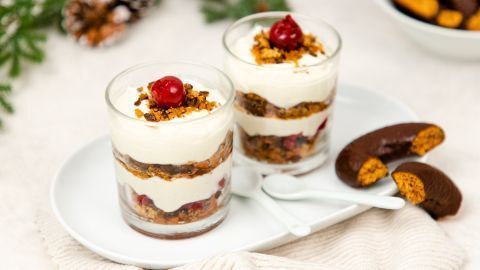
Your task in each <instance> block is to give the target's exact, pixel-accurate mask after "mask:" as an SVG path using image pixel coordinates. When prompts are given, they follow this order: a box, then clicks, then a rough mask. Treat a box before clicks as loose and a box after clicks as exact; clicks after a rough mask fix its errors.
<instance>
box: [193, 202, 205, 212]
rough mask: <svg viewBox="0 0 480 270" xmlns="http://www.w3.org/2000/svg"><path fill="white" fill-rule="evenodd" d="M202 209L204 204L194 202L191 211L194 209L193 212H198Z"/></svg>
mask: <svg viewBox="0 0 480 270" xmlns="http://www.w3.org/2000/svg"><path fill="white" fill-rule="evenodd" d="M202 208H203V203H202V202H194V203H192V205H191V206H190V209H192V211H197V210H200V209H202Z"/></svg>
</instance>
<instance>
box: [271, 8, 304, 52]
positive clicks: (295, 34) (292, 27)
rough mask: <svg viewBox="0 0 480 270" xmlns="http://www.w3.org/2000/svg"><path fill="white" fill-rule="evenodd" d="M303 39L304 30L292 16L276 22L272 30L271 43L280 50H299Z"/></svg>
mask: <svg viewBox="0 0 480 270" xmlns="http://www.w3.org/2000/svg"><path fill="white" fill-rule="evenodd" d="M302 37H303V32H302V29H301V28H300V26H298V24H297V22H296V21H295V20H294V19H293V18H292V16H290V15H287V16H286V17H285V18H283V19H282V20H280V21H278V22H276V23H275V24H273V25H272V27H271V28H270V42H272V43H273V45H274V46H275V47H278V48H280V49H284V50H295V49H297V48H298V46H299V45H300V41H301V40H302Z"/></svg>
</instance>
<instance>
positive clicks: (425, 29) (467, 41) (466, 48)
mask: <svg viewBox="0 0 480 270" xmlns="http://www.w3.org/2000/svg"><path fill="white" fill-rule="evenodd" d="M376 2H377V4H378V6H379V7H380V8H381V9H382V10H383V11H385V13H387V14H388V15H389V16H390V17H392V18H393V19H394V20H395V21H396V22H397V23H398V24H399V25H400V27H401V28H402V29H403V31H404V32H405V33H406V34H407V35H408V36H410V37H411V38H412V40H414V41H415V42H416V43H418V44H419V45H420V46H422V47H424V48H425V49H427V50H428V51H431V52H433V53H436V54H439V55H442V56H447V57H452V58H459V59H465V60H480V31H465V30H457V29H448V28H445V27H440V26H436V25H432V24H428V23H425V22H422V21H420V20H418V19H415V18H412V17H410V16H408V15H406V14H404V13H402V12H400V11H399V10H398V9H397V8H396V7H395V6H394V5H393V3H392V1H391V0H377V1H376Z"/></svg>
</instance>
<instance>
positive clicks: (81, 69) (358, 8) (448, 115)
mask: <svg viewBox="0 0 480 270" xmlns="http://www.w3.org/2000/svg"><path fill="white" fill-rule="evenodd" d="M290 2H291V4H292V6H293V8H294V10H295V11H296V12H299V13H304V14H307V15H311V16H316V17H319V18H323V19H324V20H326V21H328V22H330V23H331V24H333V25H334V26H335V27H336V28H337V29H338V30H339V32H340V34H341V36H342V37H343V41H344V48H343V52H342V57H341V58H342V59H341V60H342V61H341V68H340V81H341V82H343V83H350V84H355V85H359V86H362V87H365V88H370V89H373V90H376V91H379V92H383V93H387V94H389V95H392V96H394V97H396V98H398V99H400V100H402V101H403V102H405V103H407V104H408V105H409V106H411V107H412V108H413V109H414V110H415V111H416V112H417V113H418V114H419V115H420V117H421V119H423V120H425V121H432V122H435V123H437V124H440V125H441V126H442V127H444V128H445V130H446V132H447V140H446V142H445V143H444V144H443V145H442V146H441V147H440V148H438V149H437V150H435V151H434V152H432V154H431V155H430V163H431V164H434V165H435V166H438V167H440V168H442V169H443V170H445V171H446V172H447V173H448V174H449V175H450V176H451V177H452V178H453V179H454V180H455V181H456V182H457V184H458V185H459V187H460V189H461V190H462V191H463V195H464V203H463V207H462V209H461V211H460V213H459V214H458V215H457V216H455V217H452V218H448V219H445V220H442V221H441V222H439V224H440V225H441V226H442V227H443V228H444V229H445V231H446V233H447V234H448V235H450V236H451V237H452V238H453V239H454V240H455V241H457V242H458V243H459V244H460V245H461V246H463V247H464V248H465V250H466V251H467V253H468V258H467V262H466V266H465V268H466V269H480V196H479V191H480V179H479V177H478V174H479V172H480V171H479V170H480V169H479V166H480V105H479V103H480V62H459V61H455V60H448V59H443V58H441V57H438V56H435V55H431V54H430V53H428V52H427V51H424V50H422V49H420V48H419V47H417V45H416V44H414V43H412V42H411V41H410V40H409V39H407V38H406V37H405V36H404V35H403V33H402V32H401V30H400V29H399V28H398V27H397V25H395V24H394V23H393V22H392V21H391V20H390V18H389V17H387V16H386V15H385V14H383V13H382V11H381V10H380V9H379V8H377V7H376V6H375V4H374V3H373V1H368V0H363V1H359V0H357V1H353V0H350V1H348V0H341V1H339V0H337V1H332V0H330V1H328V0H324V1H319V0H315V1H314V0H310V1H309V0H295V1H290ZM198 9H199V1H198V0H197V1H195V0H182V1H179V0H177V1H173V0H165V1H163V3H162V4H161V5H160V6H159V7H158V8H157V9H155V10H153V11H152V12H151V13H150V16H149V17H147V18H146V19H144V20H143V21H141V22H140V23H139V24H137V25H135V26H133V27H132V28H131V29H130V31H129V32H128V33H127V36H126V38H125V39H124V40H123V41H122V42H121V43H119V44H117V45H115V46H113V47H110V48H107V49H88V48H85V47H81V46H79V45H77V44H75V43H74V42H73V41H72V40H69V39H66V38H65V37H64V36H62V35H60V34H58V33H55V32H53V31H52V33H51V34H50V35H49V40H48V42H47V44H46V51H47V60H46V61H45V63H43V64H40V65H38V66H29V67H28V68H27V69H26V70H25V73H24V75H23V76H22V77H21V79H20V80H18V81H17V83H16V85H15V86H16V90H15V93H14V94H13V96H12V100H13V102H14V104H15V108H16V113H15V114H14V115H13V116H11V117H8V118H6V119H5V120H6V129H5V130H3V131H1V132H0V164H1V165H0V185H1V186H0V198H1V201H0V268H1V269H52V268H53V265H52V263H51V261H50V259H49V257H48V256H47V254H46V251H45V249H44V246H43V243H42V241H41V239H40V237H39V235H38V233H37V232H36V227H35V224H34V219H35V213H36V211H37V209H38V208H39V207H42V208H45V209H47V208H48V207H49V206H48V201H47V195H48V188H49V183H50V181H51V179H52V177H53V175H54V173H55V171H56V170H57V169H58V167H59V165H60V163H61V162H62V161H63V160H64V159H65V158H66V157H67V156H68V155H70V154H71V153H72V152H73V151H74V150H75V149H76V148H78V147H79V146H80V145H82V144H83V143H85V142H87V141H89V140H91V139H93V138H95V137H97V136H99V135H101V134H105V133H107V131H108V130H107V129H108V127H107V121H106V107H105V104H104V98H103V95H104V90H105V87H106V85H107V83H108V82H109V80H110V79H111V78H112V77H113V76H114V75H115V74H117V73H118V72H119V71H121V70H123V69H125V68H127V67H129V66H131V65H133V64H136V63H138V62H142V61H147V60H151V59H162V60H192V61H203V62H207V63H211V64H213V65H216V66H218V67H221V66H222V58H223V49H222V46H221V36H222V33H223V31H224V29H225V28H226V26H227V25H228V22H222V23H216V24H212V25H206V24H205V23H204V21H203V18H202V17H201V15H200V13H199V12H198ZM354 124H355V123H352V125H354ZM86 199H87V198H86Z"/></svg>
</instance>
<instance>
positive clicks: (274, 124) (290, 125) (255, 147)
mask: <svg viewBox="0 0 480 270" xmlns="http://www.w3.org/2000/svg"><path fill="white" fill-rule="evenodd" d="M288 14H290V15H291V16H292V17H293V19H294V20H295V21H296V22H297V23H298V24H299V25H300V27H301V28H302V30H303V32H304V33H310V34H312V35H314V36H316V38H317V40H319V41H320V42H321V43H322V44H323V46H324V49H325V52H326V54H325V56H326V57H325V58H324V59H321V60H319V61H316V62H314V63H311V64H300V65H298V66H295V65H293V64H290V65H288V64H284V63H282V64H263V65H259V64H257V63H256V62H255V61H254V60H253V58H251V53H250V51H245V47H246V46H250V47H251V46H252V45H253V44H248V39H246V38H249V39H250V40H253V36H254V35H252V31H254V29H258V28H259V27H260V28H263V29H269V27H270V26H271V25H272V24H273V23H275V22H276V21H278V20H280V19H283V18H284V17H285V16H286V15H288ZM246 40H247V42H246ZM245 44H247V45H245ZM223 45H224V48H225V50H226V52H227V55H226V58H225V69H226V73H227V74H228V75H229V77H230V79H232V81H233V84H234V87H235V90H236V97H237V98H236V101H235V104H234V108H235V120H236V123H237V125H236V128H237V132H236V135H235V150H236V152H237V153H238V159H237V160H238V161H239V162H240V163H245V164H249V165H252V166H255V167H257V168H259V170H260V171H262V172H264V173H273V172H283V173H291V174H300V173H304V172H307V171H310V170H312V169H314V168H316V167H318V166H320V165H321V164H322V163H324V161H325V160H326V158H327V156H328V149H329V141H330V139H329V136H330V130H331V126H332V119H331V118H332V111H333V101H334V97H335V92H336V81H337V71H338V63H339V55H340V48H341V39H340V36H339V34H338V33H337V31H336V30H335V29H334V28H332V27H331V26H330V25H329V24H327V23H325V22H323V21H321V20H318V19H314V18H311V17H307V16H304V15H299V14H294V13H289V12H266V13H258V14H255V15H251V16H247V17H244V18H242V19H240V20H238V21H237V22H235V23H234V24H233V25H231V26H230V27H229V28H228V29H227V30H226V32H225V33H224V36H223ZM313 110H315V112H314V113H312V111H313Z"/></svg>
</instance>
